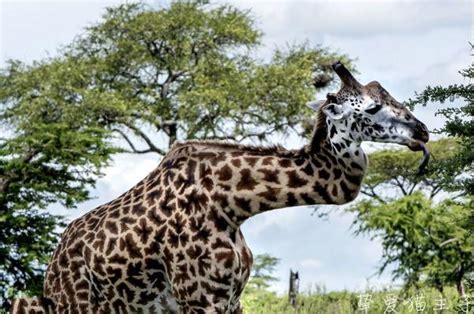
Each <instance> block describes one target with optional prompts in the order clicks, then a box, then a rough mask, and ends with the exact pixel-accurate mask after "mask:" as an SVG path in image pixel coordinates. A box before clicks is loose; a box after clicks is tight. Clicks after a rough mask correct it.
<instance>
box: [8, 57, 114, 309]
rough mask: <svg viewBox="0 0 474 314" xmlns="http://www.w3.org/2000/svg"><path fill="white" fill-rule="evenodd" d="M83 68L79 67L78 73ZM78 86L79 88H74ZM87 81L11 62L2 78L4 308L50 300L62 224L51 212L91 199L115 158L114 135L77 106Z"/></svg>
mask: <svg viewBox="0 0 474 314" xmlns="http://www.w3.org/2000/svg"><path fill="white" fill-rule="evenodd" d="M78 66H79V65H78ZM72 81H74V86H72V85H71V84H72V83H71V82H72ZM81 81H82V78H81V73H79V72H76V71H73V70H71V69H69V68H65V67H63V64H62V63H61V62H57V61H56V60H50V61H49V62H48V64H44V63H35V64H34V65H32V66H25V65H23V64H21V63H19V62H13V61H12V62H10V63H9V64H8V66H7V67H6V69H3V70H2V72H1V73H0V121H1V122H2V125H1V133H2V135H3V137H2V138H0V291H1V294H0V302H2V303H3V307H6V305H7V298H8V296H11V295H13V294H15V293H16V292H18V291H24V292H27V293H32V294H36V295H41V293H42V275H43V272H44V269H45V266H44V265H45V264H46V263H47V261H48V259H49V256H50V254H51V252H52V249H53V248H54V246H55V244H56V242H57V238H58V227H62V218H61V217H59V216H54V215H51V214H48V213H46V212H45V211H44V209H45V208H46V207H47V206H48V205H50V204H53V203H57V202H59V203H61V204H62V205H63V206H65V207H74V205H75V204H76V203H77V202H80V201H84V200H86V199H88V188H90V187H91V186H93V184H94V182H95V179H96V177H97V176H98V175H100V169H101V168H102V167H103V166H105V165H106V162H107V160H108V159H109V157H110V155H111V154H112V153H114V152H116V151H117V150H116V149H114V148H113V147H112V146H111V145H110V143H109V142H108V141H107V137H108V132H107V131H105V130H104V129H103V128H102V127H100V125H99V124H98V123H97V122H96V121H95V119H91V116H90V115H89V112H88V111H85V108H79V107H78V106H74V101H73V100H72V99H71V102H70V103H66V102H64V101H63V99H65V98H68V97H73V96H72V95H74V90H75V88H76V85H77V84H79V83H80V82H81Z"/></svg>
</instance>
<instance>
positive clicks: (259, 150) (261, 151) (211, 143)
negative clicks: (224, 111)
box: [170, 140, 298, 157]
mask: <svg viewBox="0 0 474 314" xmlns="http://www.w3.org/2000/svg"><path fill="white" fill-rule="evenodd" d="M186 145H199V146H207V147H212V148H216V149H219V150H223V151H240V152H247V153H250V154H252V155H258V156H266V155H276V156H281V157H288V156H290V155H292V154H294V153H296V152H297V151H298V150H289V149H286V148H284V147H283V146H281V145H270V146H257V145H244V144H236V143H231V142H226V141H220V140H189V141H186V142H182V143H175V144H173V146H172V147H171V149H170V151H171V150H174V149H178V148H180V147H183V146H186Z"/></svg>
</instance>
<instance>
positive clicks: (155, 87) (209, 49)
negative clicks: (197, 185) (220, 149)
mask: <svg viewBox="0 0 474 314" xmlns="http://www.w3.org/2000/svg"><path fill="white" fill-rule="evenodd" d="M260 38H261V32H260V31H258V30H257V29H256V28H255V22H254V20H253V18H252V16H251V14H250V13H249V12H247V11H241V10H239V9H236V8H234V7H232V6H229V5H220V6H208V5H206V4H202V3H200V2H179V1H176V2H172V3H171V4H170V6H169V7H168V8H161V9H158V10H155V9H152V8H149V7H147V6H146V5H143V4H126V5H121V6H118V7H115V8H110V9H108V10H107V13H106V14H105V15H104V16H103V19H102V21H101V22H99V23H98V24H96V25H94V26H92V27H90V28H88V29H87V31H86V32H85V34H84V35H83V36H81V37H80V38H78V39H77V40H76V41H75V42H74V43H72V44H71V45H70V46H69V47H68V48H67V49H66V51H65V52H64V55H65V56H66V58H65V59H63V62H64V66H67V67H71V68H74V67H75V65H76V63H78V64H83V65H84V66H85V68H86V69H87V70H86V71H84V79H85V81H86V83H85V84H84V85H81V86H79V87H78V89H77V90H76V93H77V96H76V98H77V99H80V100H82V99H83V98H84V96H83V93H88V92H89V91H91V90H92V91H94V93H95V97H96V98H97V99H104V100H105V101H104V102H100V104H101V105H100V106H96V108H98V110H97V111H96V115H97V118H98V119H100V120H102V121H103V122H104V124H105V125H106V126H107V129H108V130H112V131H113V132H114V134H115V135H118V136H119V137H120V138H123V139H124V143H125V144H127V148H128V149H129V150H130V151H132V152H135V153H147V152H155V153H158V154H161V155H163V154H164V153H165V152H166V147H167V146H169V145H171V144H172V143H173V142H174V141H175V140H177V139H181V140H184V139H192V138H220V139H232V140H237V141H242V140H244V139H251V140H254V139H257V140H265V139H266V137H267V136H268V135H270V134H274V132H282V133H284V134H286V133H288V132H291V131H294V130H297V128H298V126H299V125H300V122H301V121H302V120H303V117H304V115H305V114H309V113H310V112H309V110H306V109H305V108H302V104H304V103H305V102H307V101H308V100H310V98H311V97H312V95H314V86H315V85H314V84H315V82H314V79H317V81H318V84H317V86H318V88H323V87H325V86H327V85H328V84H329V83H330V82H331V81H332V79H333V76H332V75H333V74H332V71H331V68H330V66H329V65H330V64H331V63H332V62H334V61H335V60H338V59H341V60H342V61H343V62H345V63H346V64H350V60H348V58H347V57H346V56H344V55H339V54H336V53H332V52H330V51H329V50H328V49H325V48H321V47H316V48H311V47H309V46H308V45H307V44H299V45H294V46H289V47H287V48H286V49H278V50H276V51H275V52H274V54H273V57H272V58H271V60H270V61H269V62H263V61H261V60H257V59H255V58H254V57H252V55H253V54H254V52H255V49H256V48H258V47H259V41H260ZM102 103H103V104H104V105H105V107H102ZM155 138H165V139H167V140H168V142H167V145H165V146H163V145H162V144H161V145H160V144H159V143H157V142H156V141H155V140H154V139H155Z"/></svg>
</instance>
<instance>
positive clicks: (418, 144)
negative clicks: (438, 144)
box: [408, 140, 430, 175]
mask: <svg viewBox="0 0 474 314" xmlns="http://www.w3.org/2000/svg"><path fill="white" fill-rule="evenodd" d="M408 148H410V149H411V150H412V151H420V150H422V151H423V159H422V160H421V162H420V165H419V166H418V172H417V173H416V175H422V174H423V173H424V172H425V168H426V166H427V165H428V161H429V160H430V151H429V150H428V148H427V147H426V145H425V143H423V142H422V141H418V140H413V141H412V142H410V143H409V144H408Z"/></svg>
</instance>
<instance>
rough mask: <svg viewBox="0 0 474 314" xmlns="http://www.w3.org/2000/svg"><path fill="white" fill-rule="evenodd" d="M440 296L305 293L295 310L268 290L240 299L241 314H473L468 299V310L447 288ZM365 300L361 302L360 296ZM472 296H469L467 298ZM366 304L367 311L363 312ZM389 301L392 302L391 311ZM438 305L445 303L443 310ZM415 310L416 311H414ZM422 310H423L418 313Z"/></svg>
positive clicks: (427, 293) (432, 292)
mask: <svg viewBox="0 0 474 314" xmlns="http://www.w3.org/2000/svg"><path fill="white" fill-rule="evenodd" d="M443 294H444V296H442V295H441V294H440V293H439V292H438V291H437V290H434V289H430V288H424V289H421V290H420V291H418V292H416V291H409V292H407V294H405V295H404V294H403V293H402V291H400V290H387V291H366V292H363V293H358V292H350V291H340V292H324V291H323V290H316V291H309V292H305V293H302V294H300V295H299V296H298V299H297V306H296V310H294V309H293V308H292V307H291V306H290V305H289V302H288V296H287V295H282V296H278V295H276V294H274V293H272V292H268V291H252V292H248V291H246V292H245V293H244V295H243V297H242V299H241V302H242V306H243V308H244V313H250V314H260V313H261V314H267V313H269V314H279V313H301V314H316V313H318V314H319V313H321V314H325V313H328V314H346V313H351V314H352V313H370V314H372V313H373V314H375V313H377V314H381V313H400V314H409V313H411V314H413V313H474V304H473V303H472V298H469V302H470V304H469V308H467V306H466V300H464V299H462V300H460V299H459V297H458V294H457V292H456V289H454V288H447V289H445V291H444V293H443ZM367 296H369V297H368V299H365V300H364V297H367ZM471 296H473V295H471ZM364 301H366V304H368V305H367V311H366V310H365V309H364ZM391 302H393V311H391V309H392V307H390V306H391ZM441 302H443V303H445V309H443V310H441V309H439V308H441V307H443V306H442V305H441ZM417 308H418V311H417ZM422 309H424V310H423V311H421V310H422Z"/></svg>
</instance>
